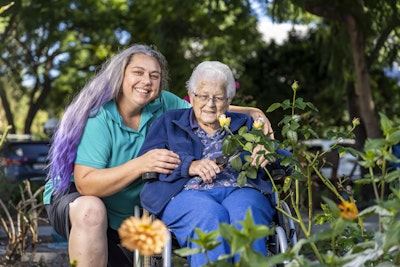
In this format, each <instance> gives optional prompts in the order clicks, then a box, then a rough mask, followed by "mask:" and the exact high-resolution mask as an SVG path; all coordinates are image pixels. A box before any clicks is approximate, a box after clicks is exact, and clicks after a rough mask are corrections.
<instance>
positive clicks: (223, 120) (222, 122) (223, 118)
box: [218, 114, 231, 128]
mask: <svg viewBox="0 0 400 267" xmlns="http://www.w3.org/2000/svg"><path fill="white" fill-rule="evenodd" d="M218 120H219V125H221V127H223V128H228V127H229V125H231V118H229V117H228V118H227V117H226V116H225V114H221V115H219V117H218Z"/></svg>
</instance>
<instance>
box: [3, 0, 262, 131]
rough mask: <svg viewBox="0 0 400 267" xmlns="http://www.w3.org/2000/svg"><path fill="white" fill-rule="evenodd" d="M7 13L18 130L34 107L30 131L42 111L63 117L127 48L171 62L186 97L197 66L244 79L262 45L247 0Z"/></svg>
mask: <svg viewBox="0 0 400 267" xmlns="http://www.w3.org/2000/svg"><path fill="white" fill-rule="evenodd" d="M32 14H34V16H33V15H32ZM4 15H5V17H4V19H3V20H1V21H0V41H1V46H0V62H1V65H0V66H1V67H0V73H1V74H2V75H1V77H3V78H0V97H1V100H2V103H3V107H5V108H4V110H5V113H6V118H7V120H8V122H9V124H11V125H13V126H14V130H15V123H14V120H15V116H16V113H15V112H14V111H15V110H17V109H18V108H19V109H20V110H21V107H25V108H26V109H27V113H26V115H25V114H24V116H25V119H24V121H25V122H24V126H23V131H24V132H25V133H29V132H30V131H31V126H32V122H33V120H34V118H35V115H36V114H37V112H38V111H39V110H41V109H42V110H43V109H46V110H48V111H50V110H51V111H52V113H53V114H57V113H61V112H62V110H63V109H64V107H65V105H66V104H67V103H69V101H70V100H71V96H73V95H74V94H75V93H76V92H77V90H79V89H80V88H81V87H82V86H83V85H84V82H85V81H86V80H87V79H88V77H90V76H91V75H92V72H93V71H95V70H96V68H97V66H99V65H100V64H101V63H102V62H103V61H104V60H105V59H106V58H107V57H109V56H111V55H112V54H113V53H115V52H116V51H117V50H118V49H119V48H120V47H122V46H125V45H128V44H130V43H136V42H141V43H147V44H155V45H156V46H157V47H158V48H159V50H161V52H163V54H164V55H165V56H166V58H167V60H168V61H169V63H170V70H171V78H172V81H173V83H172V88H174V89H176V90H175V92H178V93H179V94H180V95H181V96H184V95H185V94H186V92H185V91H186V90H185V81H186V80H187V79H188V78H189V74H190V73H191V71H192V69H193V67H194V66H195V64H198V63H199V62H200V61H202V60H205V59H213V60H221V61H224V62H226V63H227V64H229V65H230V66H232V68H233V69H234V71H235V73H236V74H237V76H239V75H240V74H241V71H242V68H241V65H242V62H243V61H244V60H245V59H246V58H248V57H249V56H251V51H253V50H254V49H255V48H257V47H258V46H259V45H260V43H261V42H262V41H261V34H260V33H259V32H257V29H256V23H257V20H256V17H255V15H254V14H253V13H252V12H251V8H250V4H249V2H248V1H244V0H232V1H221V0H209V1H200V2H199V1H178V0H171V1H162V0H149V1H122V0H101V1H97V0H77V1H69V0H22V1H18V2H16V4H15V6H14V7H13V9H10V10H7V11H6V12H5V13H4ZM243 32H246V35H243ZM5 77H7V79H6V78H5ZM1 89H2V90H1ZM7 107H9V108H7ZM19 116H20V115H19Z"/></svg>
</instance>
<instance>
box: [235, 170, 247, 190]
mask: <svg viewBox="0 0 400 267" xmlns="http://www.w3.org/2000/svg"><path fill="white" fill-rule="evenodd" d="M246 182H247V177H246V172H244V171H241V172H240V173H239V175H238V178H237V183H238V186H239V187H243V186H244V185H245V184H246Z"/></svg>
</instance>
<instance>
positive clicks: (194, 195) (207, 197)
mask: <svg viewBox="0 0 400 267" xmlns="http://www.w3.org/2000/svg"><path fill="white" fill-rule="evenodd" d="M248 208H250V209H251V211H252V214H253V219H254V222H255V224H264V225H267V226H270V223H271V221H272V219H273V215H274V213H275V208H274V207H273V206H272V203H271V200H270V199H269V198H267V197H266V196H264V195H263V194H262V193H261V192H259V191H258V190H256V189H253V188H247V187H243V188H234V187H224V188H215V189H211V190H183V191H181V192H180V193H179V194H178V195H176V196H175V197H174V198H173V199H172V200H171V201H170V202H169V203H168V205H167V206H166V208H165V209H164V211H163V213H162V214H161V216H160V219H161V220H162V221H163V222H164V223H165V224H166V225H167V226H168V227H169V228H170V229H171V230H172V231H173V232H174V234H175V235H176V237H177V240H178V242H179V245H180V246H181V247H190V248H196V247H198V246H197V244H195V243H192V242H189V240H188V239H189V238H197V235H196V234H195V231H194V229H195V228H199V229H200V230H202V231H203V232H210V231H213V230H216V229H218V227H219V224H220V223H228V224H232V225H234V226H236V227H237V228H238V229H241V225H240V224H239V222H241V221H243V220H244V217H245V215H246V212H247V210H248ZM220 241H221V242H222V244H221V245H219V246H218V247H217V248H215V249H214V250H212V251H209V252H208V256H209V258H210V260H211V261H215V260H217V259H218V256H220V255H223V254H229V253H230V249H229V245H228V244H226V243H225V242H224V241H223V240H222V239H221V240H220ZM265 245H266V238H262V239H259V240H257V241H256V242H254V244H253V249H254V250H255V251H257V252H259V253H262V254H263V255H265V256H266V255H267V250H266V246H265ZM188 260H189V262H190V266H191V267H196V266H202V265H204V264H206V263H207V260H206V257H205V254H204V253H200V254H196V255H193V256H190V257H188ZM236 260H238V259H237V258H236V259H235V261H236Z"/></svg>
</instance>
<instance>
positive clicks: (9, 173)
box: [0, 138, 49, 184]
mask: <svg viewBox="0 0 400 267" xmlns="http://www.w3.org/2000/svg"><path fill="white" fill-rule="evenodd" d="M48 152H49V142H48V141H38V140H30V139H22V140H21V139H12V138H8V139H7V140H6V142H5V143H4V144H3V146H2V147H1V148H0V167H1V171H2V172H3V173H4V175H5V177H6V178H7V179H8V180H9V181H10V182H18V181H22V180H25V179H28V180H30V181H32V182H36V183H39V184H44V182H45V179H46V175H47V170H46V166H47V162H48Z"/></svg>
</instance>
